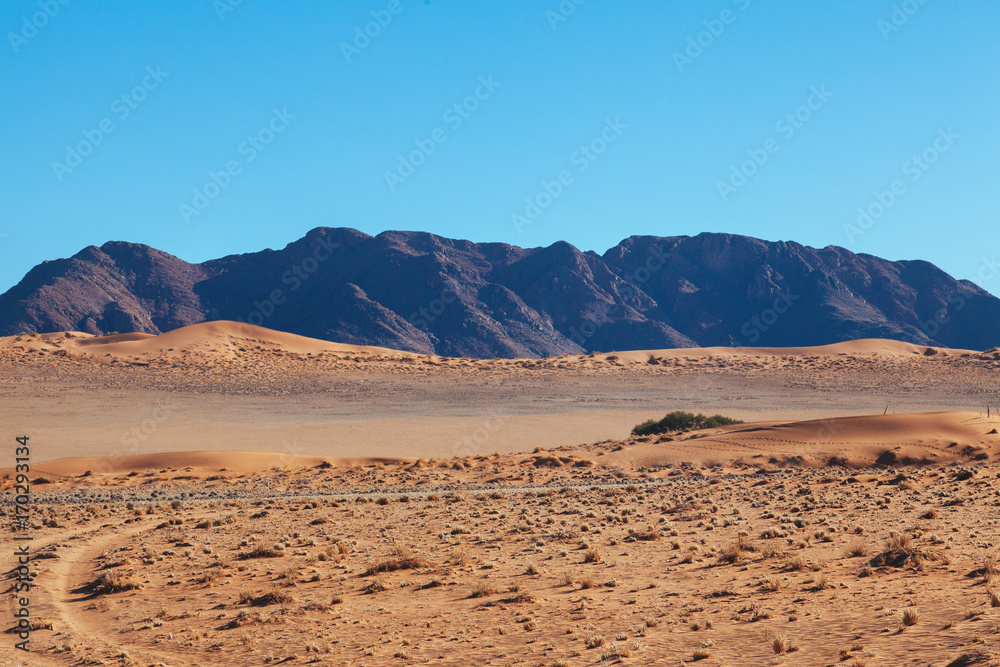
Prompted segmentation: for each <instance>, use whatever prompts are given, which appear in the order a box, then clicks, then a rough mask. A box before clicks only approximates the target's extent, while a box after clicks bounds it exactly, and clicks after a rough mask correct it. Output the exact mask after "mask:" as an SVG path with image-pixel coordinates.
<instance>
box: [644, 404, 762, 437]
mask: <svg viewBox="0 0 1000 667" xmlns="http://www.w3.org/2000/svg"><path fill="white" fill-rule="evenodd" d="M742 423H743V422H742V421H740V420H738V419H732V418H730V417H723V416H722V415H712V416H711V417H706V416H705V415H703V414H700V413H699V414H697V415H696V414H692V413H690V412H683V411H680V410H676V411H674V412H670V413H667V415H666V416H664V417H663V418H662V419H659V420H656V419H649V420H647V421H644V422H642V423H641V424H636V426H635V427H633V429H632V435H639V436H641V435H656V434H658V433H673V432H676V431H698V430H702V429H706V428H717V427H719V426H728V425H730V424H742Z"/></svg>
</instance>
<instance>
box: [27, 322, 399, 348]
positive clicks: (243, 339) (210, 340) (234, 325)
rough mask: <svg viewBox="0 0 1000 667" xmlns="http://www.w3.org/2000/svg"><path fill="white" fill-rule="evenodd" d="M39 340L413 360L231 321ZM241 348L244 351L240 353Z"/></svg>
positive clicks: (67, 344) (50, 336) (74, 344)
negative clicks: (263, 348) (162, 330)
mask: <svg viewBox="0 0 1000 667" xmlns="http://www.w3.org/2000/svg"><path fill="white" fill-rule="evenodd" d="M40 338H41V340H43V341H45V342H46V343H50V344H58V343H61V345H60V347H61V348H62V349H64V350H67V351H74V352H78V353H81V354H89V355H105V356H106V355H111V356H117V357H132V356H143V357H149V356H171V357H181V356H183V355H185V354H190V353H193V352H206V351H208V352H221V353H223V354H225V355H226V356H237V355H238V353H239V352H247V349H246V347H247V346H250V347H256V346H267V347H269V348H278V349H281V350H283V351H285V352H290V353H297V354H321V353H324V352H332V353H338V354H354V355H366V356H370V355H391V356H394V357H402V356H411V353H409V352H400V351H398V350H390V349H388V348H382V347H373V346H368V345H344V344H341V343H331V342H328V341H323V340H317V339H315V338H306V337H305V336H298V335H295V334H290V333H285V332H283V331H275V330H273V329H267V328H265V327H259V326H255V325H252V324H244V323H241V322H232V321H228V320H219V321H213V322H202V323H200V324H193V325H191V326H187V327H182V328H180V329H174V330H173V331H168V332H166V333H163V334H160V335H158V336H153V335H151V334H144V333H125V334H115V335H111V336H91V335H89V334H81V333H78V332H77V333H72V332H69V333H63V334H45V335H43V336H41V337H40ZM241 346H242V347H243V348H244V349H242V350H241V349H240V347H241Z"/></svg>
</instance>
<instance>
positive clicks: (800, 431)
mask: <svg viewBox="0 0 1000 667" xmlns="http://www.w3.org/2000/svg"><path fill="white" fill-rule="evenodd" d="M998 430H1000V418H998V416H997V415H996V414H993V415H992V416H990V417H988V416H987V415H986V414H981V413H976V412H957V411H956V412H932V413H922V414H898V415H871V416H859V417H839V418H830V419H821V420H808V421H799V422H758V423H752V424H737V425H733V426H726V427H722V428H718V429H712V430H708V431H697V432H694V433H689V434H686V435H683V436H674V437H672V436H649V437H642V438H632V439H631V440H630V441H629V443H635V444H634V446H631V447H628V448H627V449H625V450H622V451H619V452H614V453H612V454H609V455H608V457H607V458H608V460H609V461H614V462H616V463H618V464H620V465H628V466H658V465H665V464H668V463H673V464H676V463H680V462H682V461H692V462H697V463H699V464H714V463H721V464H732V462H734V461H745V462H748V463H753V462H757V463H766V462H777V461H780V462H782V463H785V462H793V463H796V464H800V465H808V466H824V465H828V464H829V463H830V462H831V461H832V462H834V463H840V464H844V465H849V466H851V467H857V468H864V467H870V466H875V465H913V464H917V463H920V464H946V463H951V462H962V463H968V462H971V461H986V460H996V459H997V458H998V457H1000V435H998V434H997V431H998Z"/></svg>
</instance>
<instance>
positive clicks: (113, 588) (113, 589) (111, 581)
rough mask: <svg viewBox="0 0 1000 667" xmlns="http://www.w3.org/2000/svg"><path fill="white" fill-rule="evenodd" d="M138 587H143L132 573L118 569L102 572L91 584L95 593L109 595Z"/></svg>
mask: <svg viewBox="0 0 1000 667" xmlns="http://www.w3.org/2000/svg"><path fill="white" fill-rule="evenodd" d="M137 588H142V584H140V583H139V582H138V581H137V580H136V579H135V578H134V577H132V576H131V575H129V574H126V573H124V572H121V571H117V570H110V571H105V572H101V573H100V574H99V575H98V576H97V579H95V580H94V581H93V582H92V583H91V584H90V589H91V590H92V591H93V593H94V595H109V594H111V593H121V592H122V591H130V590H134V589H137Z"/></svg>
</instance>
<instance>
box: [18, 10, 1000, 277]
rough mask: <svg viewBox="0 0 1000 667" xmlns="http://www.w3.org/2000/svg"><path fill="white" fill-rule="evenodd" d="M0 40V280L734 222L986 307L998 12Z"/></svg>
mask: <svg viewBox="0 0 1000 667" xmlns="http://www.w3.org/2000/svg"><path fill="white" fill-rule="evenodd" d="M577 2H579V4H577ZM0 27H2V33H3V43H2V44H0V91H2V93H3V100H2V104H0V151H2V153H0V156H2V159H0V184H2V185H0V291H3V290H6V289H7V288H9V287H10V286H11V285H13V284H15V283H16V282H17V281H18V280H19V279H20V278H21V277H22V276H23V274H24V273H25V272H26V271H27V270H28V269H29V268H31V267H32V266H34V265H35V264H37V263H39V262H41V261H42V260H45V259H54V258H58V257H67V256H70V255H72V254H74V253H76V252H78V251H79V250H80V249H81V248H83V247H85V246H87V245H91V244H94V245H100V244H102V243H104V242H105V241H108V240H127V241H134V242H140V243H145V244H149V245H152V246H154V247H157V248H160V249H162V250H165V251H167V252H170V253H173V254H175V255H177V256H179V257H182V258H183V259H186V260H188V261H202V260H205V259H209V258H213V257H218V256H222V255H225V254H231V253H240V252H250V251H255V250H259V249H263V248H266V247H271V248H280V247H283V246H284V245H285V244H287V243H289V242H290V241H293V240H295V239H297V238H299V237H301V236H302V235H303V234H304V233H305V232H306V231H308V230H309V229H312V228H313V227H317V226H321V225H326V226H334V227H337V226H347V227H355V228H357V229H360V230H362V231H364V232H367V233H369V234H377V233H379V232H381V231H384V230H389V229H408V230H422V231H429V232H433V233H436V234H440V235H443V236H448V237H455V238H465V239H471V240H473V241H505V242H508V243H512V244H517V245H521V246H528V247H534V246H544V245H549V244H551V243H553V242H555V241H557V240H566V241H569V242H570V243H572V244H574V245H575V246H577V247H579V248H581V249H584V250H596V251H597V252H599V253H603V252H604V251H605V250H606V249H607V248H609V247H611V246H613V245H615V244H616V243H618V242H619V241H620V240H621V239H623V238H625V237H627V236H630V235H633V234H653V235H660V236H670V235H681V234H687V235H693V234H697V233H699V232H702V231H717V232H734V233H740V234H747V235H750V236H757V237H761V238H765V239H769V240H794V241H798V242H800V243H804V244H806V245H811V246H816V247H823V246H826V245H840V246H844V247H847V248H850V249H851V250H854V251H856V252H865V253H871V254H875V255H879V256H883V257H886V258H889V259H926V260H929V261H932V262H934V263H936V264H938V265H939V266H941V267H942V268H943V269H945V270H946V271H948V272H949V273H951V274H953V275H955V276H957V277H960V278H969V279H976V278H977V276H979V275H980V274H981V275H983V276H986V277H987V280H985V282H984V281H982V280H979V282H980V283H981V284H982V285H983V286H984V287H986V288H987V289H989V290H990V291H991V292H993V293H994V294H1000V275H995V276H994V277H992V279H989V278H988V276H989V275H990V273H991V271H990V270H985V271H983V270H982V269H983V268H984V266H985V267H987V268H988V265H984V261H988V260H992V259H993V258H995V257H996V256H997V255H1000V234H998V224H997V223H998V221H1000V199H998V196H997V194H998V192H1000V187H998V184H997V176H998V173H1000V169H998V166H997V159H998V156H1000V123H998V122H997V117H998V109H1000V104H998V102H1000V39H998V36H1000V29H998V28H1000V3H997V2H995V1H993V0H966V1H965V2H962V3H949V2H944V1H943V0H906V1H905V2H899V1H894V0H846V1H845V0H841V1H837V2H834V1H832V0H826V1H815V2H789V1H785V2H763V1H762V0H700V1H697V2H696V1H694V0H686V1H682V0H655V1H654V0H635V1H625V2H606V1H605V2H600V1H598V0H586V1H584V0H576V2H574V0H562V2H560V0H517V1H512V0H506V1H504V2H500V1H496V0H492V1H489V0H482V1H475V2H474V1H472V0H467V1H464V2H458V1H457V0H376V1H375V2H367V1H365V2H362V1H347V0H345V1H339V2H329V1H318V0H317V1H297V2H277V1H271V2H264V1H263V0H242V2H239V1H238V0H216V1H214V2H213V0H202V1H198V2H166V1H151V0H136V1H124V0H118V1H111V0H109V1H105V2H83V1H82V0H24V1H22V0H4V2H2V3H0ZM366 32H367V33H368V34H365V33H366ZM859 209H861V210H862V211H867V213H868V215H867V216H865V217H861V214H859ZM859 217H860V220H859ZM992 273H996V271H995V270H993V271H992Z"/></svg>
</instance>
